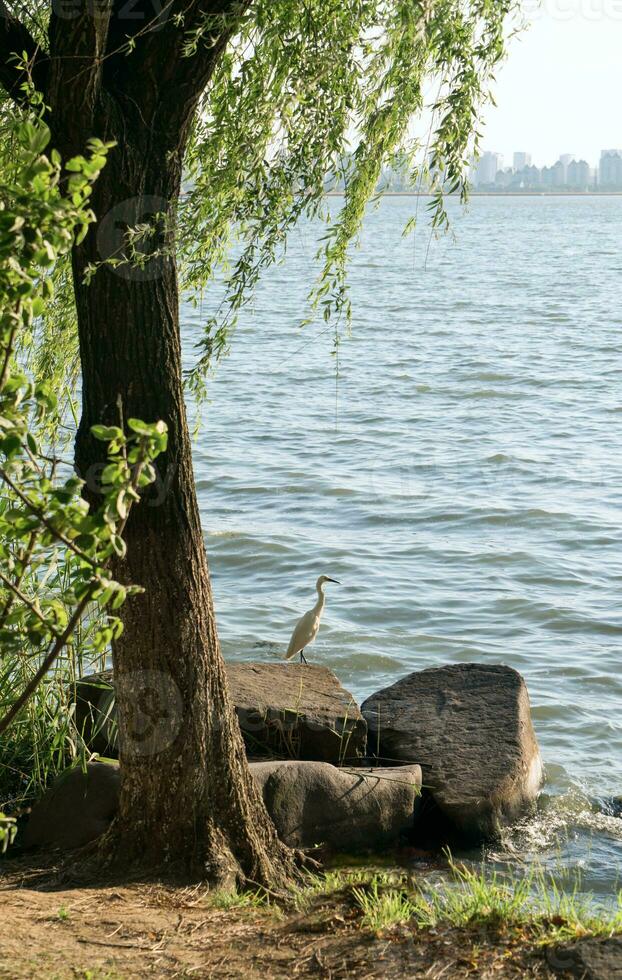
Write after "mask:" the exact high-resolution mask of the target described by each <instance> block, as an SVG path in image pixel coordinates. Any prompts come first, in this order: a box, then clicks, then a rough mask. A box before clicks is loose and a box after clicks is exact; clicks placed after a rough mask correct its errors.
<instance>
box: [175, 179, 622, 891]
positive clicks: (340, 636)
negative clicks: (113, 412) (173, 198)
mask: <svg viewBox="0 0 622 980" xmlns="http://www.w3.org/2000/svg"><path fill="white" fill-rule="evenodd" d="M415 207H416V200H415V199H414V198H403V197H400V198H389V199H386V200H384V201H383V202H382V204H381V205H380V207H379V209H378V210H376V211H373V212H371V213H370V214H369V215H368V217H367V219H366V222H365V227H364V232H363V235H362V242H361V248H360V250H358V251H356V252H355V253H354V254H353V259H352V265H351V288H352V299H353V303H354V324H353V332H352V336H351V338H349V339H347V340H344V342H343V344H342V345H341V348H340V356H339V378H338V382H337V381H336V376H335V358H334V357H333V356H331V351H332V348H333V335H332V328H330V329H328V330H327V329H326V328H325V327H324V326H317V327H306V328H304V329H303V330H302V331H301V330H300V329H299V328H298V324H299V322H300V320H301V319H302V317H303V315H304V312H305V296H306V294H307V291H308V289H309V287H310V285H311V283H312V281H313V276H314V272H315V266H314V263H313V256H314V252H315V248H316V244H315V243H316V234H317V229H314V228H313V227H312V226H310V225H307V226H305V227H303V228H302V229H301V230H300V231H298V232H297V233H295V235H294V237H293V238H292V240H291V243H290V247H289V252H288V256H287V259H286V261H285V263H284V264H283V265H280V266H278V267H276V268H274V269H272V270H271V271H270V272H269V273H268V274H267V276H266V278H265V281H264V283H263V285H262V286H261V288H260V289H259V292H258V295H257V299H256V302H255V303H254V305H253V308H252V310H249V311H247V312H246V313H245V314H244V316H243V318H242V322H241V325H240V327H239V328H238V331H237V333H236V335H235V338H234V339H233V343H232V353H231V356H230V357H229V358H228V359H226V360H225V361H224V362H223V363H222V364H221V366H220V368H219V370H218V373H217V376H216V379H215V381H214V382H213V383H212V384H211V389H210V395H211V402H210V404H208V405H207V406H206V407H205V410H204V415H203V427H202V429H201V431H200V433H199V435H198V437H197V442H196V451H195V467H196V476H197V480H198V488H199V500H200V505H201V509H202V516H203V523H204V528H205V533H206V540H207V546H208V550H209V555H210V561H211V567H212V573H213V579H214V589H215V597H216V603H217V611H218V619H219V625H220V632H221V637H222V641H223V646H224V650H225V653H226V655H227V656H228V657H230V658H232V659H243V660H245V659H262V658H264V657H265V658H271V657H273V656H274V654H275V653H276V652H277V651H278V650H281V649H283V648H284V647H285V646H286V645H287V642H288V639H289V634H290V631H291V628H292V625H293V623H294V622H295V620H296V618H297V616H298V615H300V613H301V612H303V611H304V610H305V609H307V608H309V606H310V605H312V604H313V599H314V593H313V585H314V582H315V578H316V577H317V575H319V574H320V573H322V572H326V573H328V574H330V575H332V576H334V577H335V578H338V579H339V580H340V581H341V582H342V585H341V586H340V587H338V586H333V587H330V586H329V589H330V594H329V596H328V603H327V609H326V612H325V620H324V622H323V626H322V630H321V633H320V636H319V639H318V641H317V643H316V646H315V647H314V648H312V657H311V659H312V660H316V661H317V662H322V663H326V664H328V665H330V666H331V667H332V668H333V669H334V670H335V671H336V672H337V674H338V675H339V676H340V678H341V679H342V680H343V682H344V683H345V685H346V686H347V687H349V689H350V690H352V692H353V693H354V694H355V695H357V696H359V697H361V698H362V697H364V696H365V695H368V694H370V693H372V692H373V691H375V690H377V689H378V688H380V687H382V686H385V685H386V684H388V683H391V682H392V681H394V680H397V679H398V678H399V677H400V676H402V675H403V674H405V673H407V672H408V671H410V670H417V669H421V668H424V667H428V666H434V665H440V664H445V663H456V662H459V661H465V660H468V661H481V662H484V663H505V664H509V665H511V666H512V667H515V668H516V669H518V670H519V671H521V673H522V674H523V675H524V676H525V678H526V680H527V683H528V686H529V690H530V692H531V699H532V704H533V714H534V722H535V726H536V730H537V734H538V738H539V740H540V744H541V746H542V750H543V755H544V758H545V762H546V764H547V770H548V784H547V787H546V791H545V793H546V795H545V797H544V798H543V801H542V813H541V815H540V817H539V818H538V819H537V820H536V821H531V822H529V824H528V825H526V826H525V827H524V828H522V829H519V830H517V831H515V832H514V834H513V835H512V837H511V839H509V840H508V842H507V843H508V847H511V846H514V847H516V848H518V849H519V850H521V851H523V852H524V851H525V850H527V851H528V852H533V853H537V854H539V855H540V858H541V859H543V860H545V861H547V862H548V863H549V864H555V863H561V864H562V865H563V866H565V867H569V866H570V867H575V866H581V867H584V869H585V876H586V882H587V884H588V885H589V887H590V888H593V889H595V890H596V891H597V892H600V893H601V894H602V893H607V892H610V891H611V889H612V887H613V886H614V885H615V883H616V881H617V875H618V862H619V860H620V856H621V854H622V821H621V820H618V819H615V818H614V817H611V816H607V815H606V814H602V813H595V812H594V811H593V809H592V806H591V804H590V800H591V799H592V798H593V797H607V796H611V795H616V794H622V713H621V711H620V706H621V703H622V682H621V674H620V663H621V660H622V610H621V605H620V591H621V588H620V587H621V585H622V527H621V519H622V506H621V505H622V496H621V489H622V452H621V450H622V384H621V374H620V371H621V368H622V330H621V325H622V251H621V247H620V246H621V229H622V198H598V199H583V198H525V199H522V198H476V199H474V201H473V202H472V205H471V208H470V211H469V212H468V213H467V214H463V213H462V212H460V210H459V209H458V208H457V207H455V206H452V208H451V210H452V212H453V232H454V238H453V239H452V238H451V237H445V238H443V239H442V240H440V241H431V242H430V241H429V234H428V233H427V232H426V231H425V230H424V228H423V226H421V228H420V230H419V231H418V232H417V234H416V236H415V238H414V240H413V239H412V238H409V239H403V238H402V237H401V230H402V227H403V225H404V223H405V222H406V220H407V218H408V217H409V216H410V215H411V214H412V212H413V209H414V208H415ZM419 208H420V211H422V212H424V210H425V205H424V203H420V205H419ZM206 305H207V304H206ZM200 324H201V316H200V313H199V311H196V310H193V309H191V308H186V309H185V311H184V331H185V340H186V345H187V351H188V357H189V360H190V359H191V354H192V344H193V341H195V340H196V339H197V338H198V336H199V332H200ZM309 652H311V651H309Z"/></svg>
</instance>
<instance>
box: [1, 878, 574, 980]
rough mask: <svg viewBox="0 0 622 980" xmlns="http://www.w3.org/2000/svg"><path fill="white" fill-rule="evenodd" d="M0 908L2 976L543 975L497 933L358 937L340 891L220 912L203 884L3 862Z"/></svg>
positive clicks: (454, 978)
mask: <svg viewBox="0 0 622 980" xmlns="http://www.w3.org/2000/svg"><path fill="white" fill-rule="evenodd" d="M0 903H1V905H0V908H1V913H0V915H1V917H0V978H2V980H5V978H6V980H22V978H31V977H37V978H38V977H44V978H51V980H65V978H83V980H121V978H134V977H163V978H173V977H188V978H189V977H197V978H203V977H215V978H245V980H248V978H252V980H254V978H262V980H266V978H273V977H274V978H288V980H289V978H298V977H300V978H306V977H324V978H327V980H340V978H349V977H359V978H368V977H369V978H372V977H382V978H389V980H391V978H398V977H399V978H402V977H426V978H430V980H440V978H444V980H461V978H466V977H482V978H488V977H501V978H504V980H505V978H519V977H520V978H544V977H552V976H554V974H552V973H551V972H550V970H549V968H548V967H547V965H546V961H545V957H544V954H543V953H542V951H540V950H537V949H533V948H531V946H530V944H529V941H528V938H527V937H523V938H522V939H521V938H520V937H517V936H516V935H510V934H507V935H504V933H503V931H502V930H497V929H495V930H488V931H485V932H482V931H481V930H479V931H477V932H474V931H473V930H456V929H445V930H442V929H441V930H425V931H420V932H416V931H414V930H413V929H412V928H411V927H409V926H401V927H395V928H394V929H392V930H390V931H388V932H386V933H384V934H382V935H375V934H373V933H369V932H365V931H364V930H362V929H361V926H360V912H359V911H357V909H356V907H355V903H354V902H353V900H352V895H351V894H350V893H349V891H348V889H344V890H343V891H342V892H339V893H336V894H334V895H331V896H330V897H329V898H326V897H324V898H318V899H317V900H315V901H314V904H313V905H312V907H311V908H310V909H308V910H307V911H306V912H305V913H304V914H300V913H297V912H296V911H295V910H289V911H288V910H287V909H280V908H276V907H247V908H234V909H228V910H225V909H219V908H215V907H214V904H213V897H212V896H211V895H210V893H209V892H207V891H206V889H205V888H204V887H203V886H197V887H194V888H187V887H184V888H182V887H176V886H174V885H170V884H153V883H145V882H142V883H141V882H137V883H133V884H129V885H128V884H123V885H119V884H114V883H105V882H102V883H101V884H98V885H97V886H96V887H93V886H92V885H89V886H88V887H87V886H82V885H80V884H79V883H76V882H74V883H72V882H71V881H70V880H68V879H67V876H63V877H61V876H59V875H58V874H55V873H54V872H53V870H51V869H50V868H47V869H42V870H41V871H37V870H33V869H32V868H28V867H27V866H24V865H20V864H19V863H15V862H4V863H3V865H2V866H0ZM557 976H559V975H558V974H557Z"/></svg>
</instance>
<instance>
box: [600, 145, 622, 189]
mask: <svg viewBox="0 0 622 980" xmlns="http://www.w3.org/2000/svg"><path fill="white" fill-rule="evenodd" d="M598 183H599V185H600V187H601V188H607V187H611V188H613V187H622V150H603V152H602V153H601V155H600V166H599V168H598Z"/></svg>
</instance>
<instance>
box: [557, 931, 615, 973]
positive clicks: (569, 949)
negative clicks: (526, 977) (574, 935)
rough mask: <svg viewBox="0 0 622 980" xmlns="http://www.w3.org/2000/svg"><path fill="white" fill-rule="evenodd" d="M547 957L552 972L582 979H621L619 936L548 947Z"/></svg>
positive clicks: (581, 940)
mask: <svg viewBox="0 0 622 980" xmlns="http://www.w3.org/2000/svg"><path fill="white" fill-rule="evenodd" d="M546 958H547V961H548V964H549V966H551V967H552V968H553V970H555V972H558V973H563V974H564V976H566V977H580V978H581V980H622V936H611V937H606V938H603V939H580V940H579V941H578V942H576V943H573V944H572V945H571V946H556V947H551V948H549V949H548V950H547V954H546Z"/></svg>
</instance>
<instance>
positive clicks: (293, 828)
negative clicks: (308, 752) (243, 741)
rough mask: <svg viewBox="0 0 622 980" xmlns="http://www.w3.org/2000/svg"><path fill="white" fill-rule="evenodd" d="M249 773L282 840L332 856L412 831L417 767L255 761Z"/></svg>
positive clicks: (418, 785) (418, 779) (384, 842)
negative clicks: (321, 848)
mask: <svg viewBox="0 0 622 980" xmlns="http://www.w3.org/2000/svg"><path fill="white" fill-rule="evenodd" d="M251 772H252V773H253V776H254V777H255V779H256V780H257V782H258V784H259V786H260V787H261V791H262V793H263V798H264V802H265V804H266V808H267V810H268V813H269V814H270V816H271V817H272V820H273V821H274V824H275V826H276V829H277V833H278V835H279V837H280V838H281V840H283V841H285V843H286V844H289V845H290V846H291V847H313V846H314V845H316V844H323V845H325V846H327V847H328V848H330V849H331V850H335V851H358V850H362V849H367V848H374V847H383V846H385V845H387V844H390V843H392V842H394V841H396V840H397V839H398V838H399V836H400V834H402V833H405V832H407V831H409V830H411V829H412V826H413V820H414V808H415V800H416V798H417V796H418V795H419V792H420V789H421V768H420V767H419V766H404V767H401V768H392V769H337V768H336V767H335V766H331V765H328V764H327V763H325V762H295V761H288V762H255V763H252V764H251Z"/></svg>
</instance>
